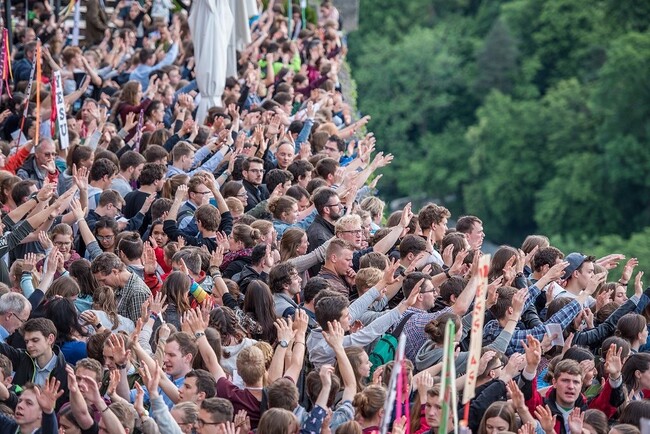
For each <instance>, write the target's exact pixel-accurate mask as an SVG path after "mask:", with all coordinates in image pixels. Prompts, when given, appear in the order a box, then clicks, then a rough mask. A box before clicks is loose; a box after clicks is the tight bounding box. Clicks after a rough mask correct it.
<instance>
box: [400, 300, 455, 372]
mask: <svg viewBox="0 0 650 434" xmlns="http://www.w3.org/2000/svg"><path fill="white" fill-rule="evenodd" d="M448 312H451V307H446V308H444V309H442V310H439V311H436V312H433V313H429V312H427V311H426V310H422V309H417V308H415V307H409V308H408V309H406V312H404V315H409V314H413V315H411V317H410V318H409V319H408V321H406V325H405V326H404V330H403V331H404V334H405V335H406V347H405V349H404V355H405V356H406V358H407V359H409V360H411V361H412V362H415V356H416V355H417V354H418V351H419V350H420V348H421V347H422V346H423V345H424V343H425V342H426V341H427V336H426V335H425V333H424V328H425V327H426V325H427V324H429V322H431V321H433V320H434V319H437V318H439V317H440V316H441V315H443V314H445V313H448ZM404 315H402V318H403V317H404ZM400 321H401V319H400Z"/></svg>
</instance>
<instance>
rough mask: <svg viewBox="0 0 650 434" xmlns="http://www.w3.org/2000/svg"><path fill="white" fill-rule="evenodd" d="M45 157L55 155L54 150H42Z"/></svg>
mask: <svg viewBox="0 0 650 434" xmlns="http://www.w3.org/2000/svg"><path fill="white" fill-rule="evenodd" d="M43 155H44V156H45V157H56V152H43Z"/></svg>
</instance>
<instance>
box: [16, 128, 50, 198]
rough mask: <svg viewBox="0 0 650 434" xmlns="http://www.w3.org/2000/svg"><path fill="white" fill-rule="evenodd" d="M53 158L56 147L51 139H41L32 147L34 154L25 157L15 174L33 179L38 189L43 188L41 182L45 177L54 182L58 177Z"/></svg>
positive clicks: (25, 178) (26, 178)
mask: <svg viewBox="0 0 650 434" xmlns="http://www.w3.org/2000/svg"><path fill="white" fill-rule="evenodd" d="M55 158H56V148H55V147H54V143H53V142H52V140H50V139H41V141H40V142H39V143H38V145H37V146H36V147H35V148H34V155H30V156H29V157H27V160H25V163H24V164H23V166H22V167H21V168H20V169H18V171H17V172H16V175H18V176H19V177H21V178H22V179H24V180H28V179H31V180H33V181H35V182H36V185H37V187H38V189H39V190H40V189H41V188H43V183H44V182H45V180H46V179H47V180H48V181H49V182H51V183H54V184H56V182H57V181H58V179H59V171H58V170H57V168H56V165H55V164H54V159H55Z"/></svg>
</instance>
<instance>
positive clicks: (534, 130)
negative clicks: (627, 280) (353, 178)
mask: <svg viewBox="0 0 650 434" xmlns="http://www.w3.org/2000/svg"><path fill="white" fill-rule="evenodd" d="M360 20H361V21H360V30H359V31H358V32H357V33H356V34H353V35H351V42H350V49H351V53H350V58H351V61H352V71H353V75H354V78H355V79H356V81H357V84H358V90H359V101H358V102H359V108H360V110H361V111H362V112H364V113H368V114H370V115H372V117H373V120H372V121H371V124H370V126H369V127H370V129H371V130H373V131H375V133H376V137H377V139H378V146H379V147H380V149H382V150H384V151H387V152H392V153H393V154H395V155H396V157H397V158H396V164H394V165H392V166H391V167H390V168H389V170H388V171H387V173H386V176H385V177H384V179H383V180H382V182H381V183H380V187H381V189H382V192H383V193H384V194H387V195H388V196H389V198H392V197H398V196H407V195H409V196H414V195H425V196H426V197H430V198H437V199H438V200H441V201H443V202H444V203H445V205H447V206H449V207H450V208H451V209H452V210H453V211H454V213H455V214H456V215H458V214H461V213H474V214H477V215H479V216H481V217H482V218H483V221H484V223H485V227H486V232H487V234H488V238H490V239H492V240H493V241H495V242H497V243H502V242H510V243H514V244H518V243H520V242H521V239H522V238H523V237H524V236H525V235H527V234H529V233H537V232H539V233H546V234H548V235H550V236H552V237H553V240H557V243H558V245H559V246H561V247H562V248H564V249H567V250H585V251H586V250H587V249H590V251H592V252H593V253H595V254H600V253H611V251H624V252H625V253H626V254H628V255H632V254H634V255H637V256H639V257H641V255H643V254H645V255H646V257H650V251H647V252H645V251H643V248H646V247H647V246H648V245H650V229H648V228H650V178H648V177H647V176H646V172H647V170H648V168H649V167H650V86H649V85H648V83H650V28H649V23H650V3H648V2H635V1H630V0H622V1H618V2H614V1H613V0H596V1H595V2H594V1H587V0H510V1H505V0H502V1H492V2H484V1H480V0H452V1H442V0H433V1H432V0H429V1H424V0H411V1H407V0H394V1H391V2H388V1H386V0H375V1H373V2H370V1H367V0H366V1H362V2H361V14H360ZM634 243H644V245H645V246H646V247H643V248H641V247H638V246H633V244H634Z"/></svg>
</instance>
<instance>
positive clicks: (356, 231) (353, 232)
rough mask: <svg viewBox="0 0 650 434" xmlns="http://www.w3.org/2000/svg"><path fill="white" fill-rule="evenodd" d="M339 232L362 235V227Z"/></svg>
mask: <svg viewBox="0 0 650 434" xmlns="http://www.w3.org/2000/svg"><path fill="white" fill-rule="evenodd" d="M339 234H354V235H363V229H354V230H351V231H339Z"/></svg>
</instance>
